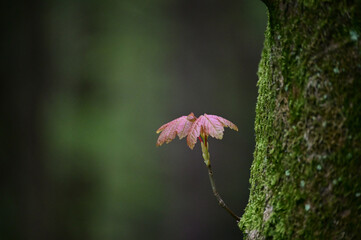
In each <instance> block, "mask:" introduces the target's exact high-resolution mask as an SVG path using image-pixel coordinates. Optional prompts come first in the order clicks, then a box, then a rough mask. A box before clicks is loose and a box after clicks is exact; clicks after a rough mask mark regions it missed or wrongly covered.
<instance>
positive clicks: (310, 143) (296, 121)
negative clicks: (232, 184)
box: [239, 0, 361, 239]
mask: <svg viewBox="0 0 361 240" xmlns="http://www.w3.org/2000/svg"><path fill="white" fill-rule="evenodd" d="M265 2H266V5H267V6H268V10H269V24H268V28H267V31H266V39H265V46H264V50H263V53H262V60H261V62H260V66H259V73H258V74H259V82H258V87H259V96H258V102H257V108H256V122H255V132H256V149H255V153H254V161H253V164H252V168H251V179H250V182H251V193H250V199H249V203H248V205H247V208H246V212H245V214H244V215H243V217H242V219H241V221H240V223H239V227H240V228H241V229H242V230H243V232H244V233H245V236H246V239H361V41H360V39H361V36H360V35H361V1H360V0H357V1H344V0H340V1H331V0H329V1H313V0H304V1H296V0H289V1H286V0H284V1H279V0H273V1H272V0H269V1H265Z"/></svg>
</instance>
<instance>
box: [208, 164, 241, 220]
mask: <svg viewBox="0 0 361 240" xmlns="http://www.w3.org/2000/svg"><path fill="white" fill-rule="evenodd" d="M207 168H208V176H209V181H210V182H211V186H212V191H213V194H214V196H215V197H216V198H217V201H218V204H219V205H220V206H221V207H223V208H224V209H226V210H227V212H228V213H229V214H231V215H232V217H233V218H234V219H236V220H237V222H238V221H239V220H240V217H238V216H237V215H236V214H235V213H234V212H233V211H232V210H231V209H229V207H228V206H227V205H226V203H225V202H224V201H223V199H222V198H221V196H220V195H219V193H218V191H217V188H216V184H215V182H214V179H213V171H212V168H211V164H208V165H207Z"/></svg>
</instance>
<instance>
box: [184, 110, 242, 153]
mask: <svg viewBox="0 0 361 240" xmlns="http://www.w3.org/2000/svg"><path fill="white" fill-rule="evenodd" d="M224 127H229V128H231V129H233V130H236V131H238V128H237V126H236V125H234V124H233V123H232V122H230V121H228V120H227V119H225V118H222V117H219V116H216V115H207V114H204V115H201V116H200V117H199V118H198V119H197V120H196V121H195V122H194V123H193V125H192V126H191V128H190V131H189V133H188V137H187V144H188V146H189V148H191V149H193V148H194V145H195V144H196V143H197V138H198V137H199V136H200V135H201V133H203V134H204V135H206V136H208V135H209V136H211V137H214V138H217V139H222V138H223V131H224Z"/></svg>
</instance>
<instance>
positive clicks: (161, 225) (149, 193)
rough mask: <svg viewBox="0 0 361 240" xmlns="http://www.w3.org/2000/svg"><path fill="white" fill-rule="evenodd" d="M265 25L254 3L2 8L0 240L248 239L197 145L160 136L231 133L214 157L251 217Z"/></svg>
mask: <svg viewBox="0 0 361 240" xmlns="http://www.w3.org/2000/svg"><path fill="white" fill-rule="evenodd" d="M266 19H267V14H266V8H265V6H264V5H263V4H262V3H261V1H254V0H248V1H244V0H242V1H241V0H237V1H235V0H234V1H233V0H232V1H231V0H225V1H215V0H197V1H193V0H192V1H191V0H154V1H145V0H142V1H141V0H121V1H110V0H105V1H99V0H98V1H96V0H90V1H81V0H73V1H70V0H50V1H40V0H38V1H18V2H15V1H8V2H6V3H3V4H2V7H1V27H2V32H3V36H2V37H1V42H2V44H1V53H2V54H1V55H2V57H1V61H2V63H1V66H2V77H1V78H2V81H1V82H2V88H1V97H2V101H1V102H2V111H3V114H2V117H1V120H0V121H1V149H0V151H1V167H0V169H1V172H0V178H1V179H0V180H1V182H0V184H1V185H0V239H126V240H128V239H129V240H132V239H160V240H163V239H164V240H168V239H175V240H177V239H179V240H180V239H197V240H198V239H208V240H211V239H215V240H216V239H241V232H240V231H239V229H238V227H237V224H236V222H235V221H234V219H233V218H232V217H230V216H229V215H228V214H227V212H226V211H224V210H223V209H222V208H221V207H219V206H218V204H217V202H216V199H215V198H214V197H213V195H212V191H211V187H210V184H209V182H208V176H207V170H206V168H205V166H204V163H203V159H202V156H201V150H200V145H199V143H198V144H197V145H196V147H195V149H194V150H193V151H191V150H190V149H189V148H188V147H187V146H186V141H185V140H182V141H179V140H178V139H177V140H174V141H173V142H172V143H171V144H169V145H163V146H162V147H160V148H156V147H155V143H156V140H157V137H158V136H157V135H156V134H155V131H156V129H157V128H158V127H160V126H161V125H162V124H164V123H166V122H168V121H171V120H173V119H174V118H177V117H179V116H182V115H188V114H189V113H190V112H194V113H195V115H196V116H199V115H201V114H203V113H209V114H216V115H220V116H223V117H225V118H227V119H229V120H231V121H232V122H233V123H235V124H236V125H237V126H238V128H239V132H235V131H233V130H229V129H226V131H225V135H224V139H223V140H222V141H219V140H215V139H210V153H211V161H212V165H213V170H214V174H215V179H216V181H217V187H218V190H219V192H220V193H221V195H222V197H223V199H224V200H225V201H226V202H227V204H228V205H229V207H230V208H231V209H233V210H234V211H235V212H236V213H237V214H238V215H241V214H242V213H243V210H244V208H245V206H246V204H247V200H248V194H249V190H248V188H249V183H248V179H249V172H250V170H249V169H250V165H251V161H252V153H253V149H254V131H253V125H254V124H253V122H254V115H255V113H254V112H255V111H254V110H255V104H256V97H257V88H256V82H257V75H256V72H257V67H258V62H259V59H260V54H261V49H262V45H263V38H264V35H263V34H264V30H265V26H266Z"/></svg>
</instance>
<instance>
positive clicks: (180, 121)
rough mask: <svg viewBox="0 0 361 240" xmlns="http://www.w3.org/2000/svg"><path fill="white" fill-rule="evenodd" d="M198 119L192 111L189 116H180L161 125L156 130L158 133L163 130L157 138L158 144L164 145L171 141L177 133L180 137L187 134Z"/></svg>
mask: <svg viewBox="0 0 361 240" xmlns="http://www.w3.org/2000/svg"><path fill="white" fill-rule="evenodd" d="M196 119H197V118H196V117H195V116H194V114H193V113H190V114H189V115H188V116H182V117H179V118H177V119H175V120H173V121H171V122H169V123H166V124H164V125H163V126H161V127H160V128H159V129H158V130H157V131H156V133H160V132H162V133H161V134H160V135H159V138H158V140H157V146H162V144H163V143H170V142H171V141H172V140H173V139H174V138H175V137H176V136H177V135H178V137H179V139H182V138H184V137H185V136H187V135H188V133H189V130H190V129H191V126H192V124H193V122H194V121H195V120H196Z"/></svg>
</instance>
